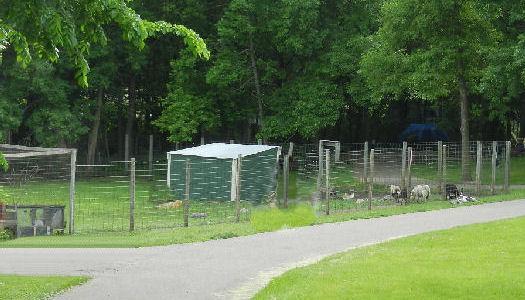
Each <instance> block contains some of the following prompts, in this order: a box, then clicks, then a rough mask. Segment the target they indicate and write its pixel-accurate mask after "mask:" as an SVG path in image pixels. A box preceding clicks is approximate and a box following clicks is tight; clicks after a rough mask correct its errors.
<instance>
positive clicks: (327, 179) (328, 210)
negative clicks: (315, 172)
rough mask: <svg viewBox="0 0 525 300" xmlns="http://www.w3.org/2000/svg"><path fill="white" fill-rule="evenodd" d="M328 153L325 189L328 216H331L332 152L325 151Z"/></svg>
mask: <svg viewBox="0 0 525 300" xmlns="http://www.w3.org/2000/svg"><path fill="white" fill-rule="evenodd" d="M325 152H326V164H325V166H326V172H325V175H326V179H325V181H326V182H325V184H326V185H325V189H326V191H325V192H326V214H327V215H329V214H330V150H328V149H327V150H325Z"/></svg>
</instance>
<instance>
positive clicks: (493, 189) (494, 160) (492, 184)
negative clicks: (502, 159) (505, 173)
mask: <svg viewBox="0 0 525 300" xmlns="http://www.w3.org/2000/svg"><path fill="white" fill-rule="evenodd" d="M497 160H498V142H496V141H493V142H492V180H491V182H490V192H491V193H492V194H495V193H496V163H497Z"/></svg>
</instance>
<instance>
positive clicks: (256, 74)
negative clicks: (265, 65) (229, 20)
mask: <svg viewBox="0 0 525 300" xmlns="http://www.w3.org/2000/svg"><path fill="white" fill-rule="evenodd" d="M250 60H251V63H252V71H253V80H254V85H255V96H256V98H257V118H258V119H259V129H261V128H262V127H263V113H264V112H263V103H262V94H261V83H260V82H259V71H258V70H257V60H256V59H255V47H254V45H253V38H252V36H251V35H250Z"/></svg>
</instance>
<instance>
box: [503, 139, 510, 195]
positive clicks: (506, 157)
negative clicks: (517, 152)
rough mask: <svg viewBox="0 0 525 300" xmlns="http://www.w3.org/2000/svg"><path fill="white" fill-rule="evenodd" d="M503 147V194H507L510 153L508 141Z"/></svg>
mask: <svg viewBox="0 0 525 300" xmlns="http://www.w3.org/2000/svg"><path fill="white" fill-rule="evenodd" d="M505 144H506V147H505V182H504V190H505V193H508V192H509V180H510V158H511V156H510V151H511V148H510V147H511V143H510V141H507V142H506V143H505Z"/></svg>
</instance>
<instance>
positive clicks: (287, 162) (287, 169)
mask: <svg viewBox="0 0 525 300" xmlns="http://www.w3.org/2000/svg"><path fill="white" fill-rule="evenodd" d="M289 173H290V155H289V154H288V155H285V156H284V165H283V205H284V208H288V181H289V179H288V175H289Z"/></svg>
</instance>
